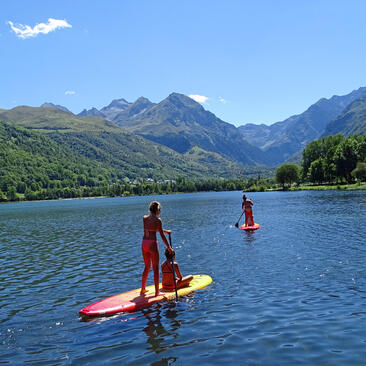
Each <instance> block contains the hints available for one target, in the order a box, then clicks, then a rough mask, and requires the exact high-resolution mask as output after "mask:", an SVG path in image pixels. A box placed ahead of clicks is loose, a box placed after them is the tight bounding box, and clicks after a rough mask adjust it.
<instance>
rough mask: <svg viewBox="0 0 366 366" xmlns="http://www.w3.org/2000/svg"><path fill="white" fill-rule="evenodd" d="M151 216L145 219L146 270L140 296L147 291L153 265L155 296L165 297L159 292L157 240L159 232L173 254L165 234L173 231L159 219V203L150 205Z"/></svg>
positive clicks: (143, 242)
mask: <svg viewBox="0 0 366 366" xmlns="http://www.w3.org/2000/svg"><path fill="white" fill-rule="evenodd" d="M149 210H150V215H145V216H144V217H143V224H144V237H143V239H142V245H141V249H142V256H143V258H144V263H145V268H144V271H143V273H142V285H141V292H140V294H141V295H143V294H144V293H145V292H146V291H147V290H146V282H147V277H148V274H149V271H150V266H151V264H152V267H153V271H154V284H155V296H159V295H164V294H162V293H161V292H159V247H158V241H157V239H156V233H157V232H158V233H159V234H160V236H161V239H162V240H163V242H164V244H165V246H166V248H167V251H168V252H169V253H171V252H173V249H172V248H171V246H170V245H169V243H168V240H167V239H166V237H165V234H170V233H171V230H164V229H163V224H162V221H161V219H160V218H159V215H160V212H161V205H160V203H159V202H157V201H153V202H151V203H150V205H149Z"/></svg>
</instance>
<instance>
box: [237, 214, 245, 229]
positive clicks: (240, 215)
mask: <svg viewBox="0 0 366 366" xmlns="http://www.w3.org/2000/svg"><path fill="white" fill-rule="evenodd" d="M243 213H244V211H243V212H242V213H241V215H240V217H239V220H238V222H237V223H236V224H235V226H236V227H239V221H240V219H241V217H242V216H243Z"/></svg>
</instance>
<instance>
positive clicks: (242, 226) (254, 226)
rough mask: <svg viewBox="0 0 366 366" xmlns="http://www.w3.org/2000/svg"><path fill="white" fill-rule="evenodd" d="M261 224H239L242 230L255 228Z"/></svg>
mask: <svg viewBox="0 0 366 366" xmlns="http://www.w3.org/2000/svg"><path fill="white" fill-rule="evenodd" d="M260 227H261V226H260V225H259V224H257V223H254V225H253V226H245V225H241V226H240V229H242V230H257V229H259V228H260Z"/></svg>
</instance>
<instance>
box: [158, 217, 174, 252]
mask: <svg viewBox="0 0 366 366" xmlns="http://www.w3.org/2000/svg"><path fill="white" fill-rule="evenodd" d="M158 221H159V223H158V227H159V230H158V231H159V233H160V236H161V239H162V240H163V242H164V244H165V245H166V247H167V248H168V249H169V250H170V251H171V250H172V248H171V246H170V244H169V243H168V240H166V236H165V234H164V232H166V233H167V234H169V233H168V232H169V231H170V232H171V230H163V224H162V222H161V219H158Z"/></svg>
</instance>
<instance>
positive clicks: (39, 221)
mask: <svg viewBox="0 0 366 366" xmlns="http://www.w3.org/2000/svg"><path fill="white" fill-rule="evenodd" d="M248 196H249V197H250V198H251V199H252V200H253V201H254V218H255V221H256V222H258V223H260V224H261V229H260V230H258V231H256V232H252V233H246V232H242V231H241V230H238V229H237V228H236V227H235V226H234V224H235V222H236V221H237V219H238V218H239V215H240V213H241V193H240V192H223V193H203V194H184V195H171V196H150V197H128V198H108V199H90V200H74V201H54V202H31V203H18V204H6V205H0V264H1V271H0V295H1V296H0V364H30V365H32V364H34V365H69V364H70V365H71V364H72V365H98V364H109V365H196V364H200V366H202V365H223V364H237V365H270V366H273V365H281V366H282V365H342V366H343V365H348V366H349V365H365V362H366V361H365V360H366V265H365V263H366V228H365V221H366V220H365V219H366V193H365V192H362V191H354V192H339V191H329V192H319V191H318V192H287V193H284V192H273V193H269V192H267V193H252V194H248ZM153 199H158V200H159V201H160V202H161V203H162V204H163V211H162V215H161V217H162V219H163V223H164V227H165V228H167V229H172V230H173V236H172V238H173V246H174V247H175V248H176V252H177V261H178V262H179V264H180V268H181V270H182V273H183V275H184V274H199V273H206V274H209V275H210V276H211V277H212V278H213V283H212V284H211V285H210V286H208V287H207V288H205V289H203V290H200V291H197V292H195V293H194V294H191V295H190V296H187V297H184V298H181V299H180V301H179V302H178V303H177V304H175V303H160V304H156V305H154V306H152V307H151V308H148V309H145V310H143V311H138V312H136V313H129V314H122V315H116V316H113V317H109V318H97V319H94V320H92V321H88V322H85V321H82V320H81V319H80V318H79V316H78V310H79V309H81V308H82V307H84V306H86V305H88V304H90V303H92V302H95V301H97V300H100V299H102V298H105V297H107V296H111V295H114V294H117V293H121V292H125V291H128V290H131V289H134V288H138V287H140V275H141V271H142V269H143V268H142V267H143V266H142V258H141V252H140V245H141V237H142V228H141V226H142V220H141V216H142V215H143V214H144V213H146V212H147V206H148V204H149V202H150V201H151V200H153ZM159 245H160V250H161V252H163V244H162V243H161V242H160V244H159ZM149 284H152V273H150V275H149Z"/></svg>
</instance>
